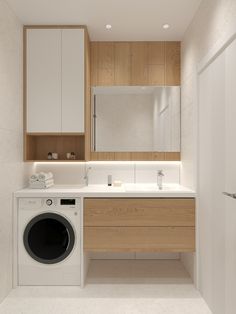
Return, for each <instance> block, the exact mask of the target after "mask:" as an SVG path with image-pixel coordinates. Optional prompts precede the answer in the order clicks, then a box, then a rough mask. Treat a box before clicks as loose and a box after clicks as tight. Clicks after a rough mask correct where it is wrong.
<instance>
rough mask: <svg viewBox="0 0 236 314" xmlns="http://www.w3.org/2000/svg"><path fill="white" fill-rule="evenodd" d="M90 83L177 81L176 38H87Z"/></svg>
mask: <svg viewBox="0 0 236 314" xmlns="http://www.w3.org/2000/svg"><path fill="white" fill-rule="evenodd" d="M90 52H91V85H92V86H119V85H121V86H122V85H131V86H136V85H137V86H138V85H161V86H162V85H167V86H178V85H180V42H91V44H90Z"/></svg>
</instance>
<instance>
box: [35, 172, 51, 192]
mask: <svg viewBox="0 0 236 314" xmlns="http://www.w3.org/2000/svg"><path fill="white" fill-rule="evenodd" d="M53 185H54V179H53V174H52V173H51V172H48V173H45V172H40V173H35V174H32V176H31V177H30V180H29V186H30V188H31V189H48V188H50V187H51V186H53Z"/></svg>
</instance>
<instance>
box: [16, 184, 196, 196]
mask: <svg viewBox="0 0 236 314" xmlns="http://www.w3.org/2000/svg"><path fill="white" fill-rule="evenodd" d="M49 195H50V197H68V196H70V197H157V198H158V197H162V198H163V197H166V198H169V197H172V198H192V197H195V196H196V193H195V192H194V191H193V190H190V189H188V188H185V187H183V186H181V185H178V184H168V185H164V186H163V190H158V188H157V185H155V184H124V185H122V186H121V187H113V186H107V185H102V184H97V185H89V186H83V185H54V186H53V187H51V188H49V189H30V188H25V189H22V190H19V191H17V192H15V196H16V197H47V196H49Z"/></svg>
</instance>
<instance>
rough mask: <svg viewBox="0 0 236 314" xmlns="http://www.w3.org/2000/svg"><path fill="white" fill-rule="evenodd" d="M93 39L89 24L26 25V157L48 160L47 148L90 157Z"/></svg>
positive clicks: (62, 152) (79, 157)
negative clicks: (90, 44)
mask: <svg viewBox="0 0 236 314" xmlns="http://www.w3.org/2000/svg"><path fill="white" fill-rule="evenodd" d="M88 41H89V39H88V34H87V30H86V27H84V26H25V27H24V106H25V160H30V161H33V160H46V159H47V153H48V152H57V153H58V154H59V158H60V160H65V159H66V153H67V152H75V153H76V156H77V158H76V159H77V160H85V158H86V156H85V152H86V154H87V153H88V149H85V144H86V145H87V143H89V140H88V139H87V134H86V131H87V130H88V128H89V125H88V124H87V123H88V121H87V123H86V125H85V110H86V108H85V107H89V101H90V95H89V93H88V88H90V81H89V74H90V69H89V66H88V62H89V61H88V59H89V52H88V48H89V47H88ZM85 104H86V106H85ZM85 128H86V129H85ZM88 133H89V131H88ZM88 145H89V144H88Z"/></svg>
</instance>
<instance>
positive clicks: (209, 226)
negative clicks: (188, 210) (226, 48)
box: [198, 54, 225, 314]
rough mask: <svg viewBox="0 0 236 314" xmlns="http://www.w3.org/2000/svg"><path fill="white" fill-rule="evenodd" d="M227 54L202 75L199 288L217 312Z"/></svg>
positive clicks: (221, 304)
mask: <svg viewBox="0 0 236 314" xmlns="http://www.w3.org/2000/svg"><path fill="white" fill-rule="evenodd" d="M224 103H225V55H224V54H222V55H220V56H219V57H218V58H217V59H216V60H215V61H214V62H213V63H212V64H211V65H209V66H208V67H207V69H205V70H204V71H203V73H201V75H200V77H199V169H198V170H199V191H198V195H199V197H198V234H199V289H200V291H201V293H202V295H203V297H204V298H205V300H206V301H207V303H208V305H209V306H210V308H211V309H212V311H213V313H214V314H224V308H225V298H224V290H225V289H224V286H225V254H224V252H225V212H224V201H225V199H224V196H223V194H222V189H224V176H225V169H224V159H225V154H224V146H225V144H224V142H225V118H224V115H225V104H224Z"/></svg>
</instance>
